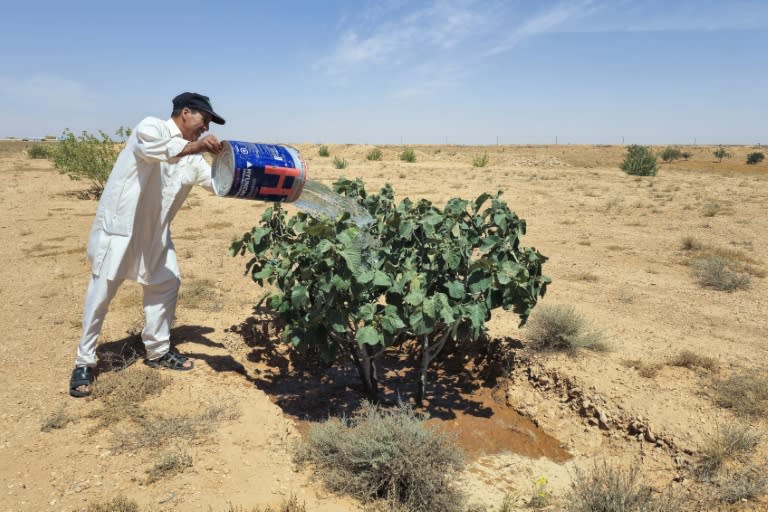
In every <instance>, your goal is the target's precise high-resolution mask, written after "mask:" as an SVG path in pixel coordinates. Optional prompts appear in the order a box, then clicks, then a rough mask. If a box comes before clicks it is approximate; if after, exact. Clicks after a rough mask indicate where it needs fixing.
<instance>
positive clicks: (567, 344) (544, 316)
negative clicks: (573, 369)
mask: <svg viewBox="0 0 768 512" xmlns="http://www.w3.org/2000/svg"><path fill="white" fill-rule="evenodd" d="M527 338H528V341H530V342H531V347H532V348H534V349H535V350H540V351H549V352H571V353H573V352H575V351H577V350H578V349H580V348H585V349H589V350H595V351H598V352H604V351H606V350H608V345H607V344H606V343H605V341H604V339H603V335H602V333H601V332H599V331H596V330H591V329H590V328H589V326H588V325H587V322H586V321H585V320H584V318H583V317H582V316H581V315H580V314H579V313H577V312H576V310H575V309H574V308H573V307H572V306H567V305H554V306H551V305H547V304H544V305H541V306H539V307H538V308H537V309H536V310H535V311H534V313H533V315H531V318H530V320H529V321H528V324H527Z"/></svg>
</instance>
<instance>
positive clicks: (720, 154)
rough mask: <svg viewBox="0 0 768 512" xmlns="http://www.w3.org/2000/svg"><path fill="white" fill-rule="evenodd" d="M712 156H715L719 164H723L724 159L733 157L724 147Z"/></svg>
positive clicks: (719, 148)
mask: <svg viewBox="0 0 768 512" xmlns="http://www.w3.org/2000/svg"><path fill="white" fill-rule="evenodd" d="M712 154H713V155H715V158H717V161H718V162H722V161H723V158H731V156H732V155H731V154H730V153H729V152H728V151H727V150H726V149H725V148H724V147H723V146H719V147H718V148H717V149H716V150H714V151H713V152H712Z"/></svg>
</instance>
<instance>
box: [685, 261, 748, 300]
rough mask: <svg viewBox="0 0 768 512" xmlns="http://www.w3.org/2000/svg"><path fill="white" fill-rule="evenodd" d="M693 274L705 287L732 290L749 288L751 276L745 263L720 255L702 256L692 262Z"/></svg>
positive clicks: (725, 290)
mask: <svg viewBox="0 0 768 512" xmlns="http://www.w3.org/2000/svg"><path fill="white" fill-rule="evenodd" d="M691 269H692V273H693V276H694V277H695V278H696V280H697V281H698V282H699V284H700V285H701V286H703V287H705V288H713V289H715V290H719V291H723V292H732V291H735V290H742V289H745V288H749V284H750V281H751V279H750V277H749V275H748V274H747V273H746V272H745V268H744V266H743V265H741V264H738V263H736V262H734V261H733V260H728V259H724V258H721V257H719V256H702V257H699V258H696V259H694V260H693V261H692V262H691Z"/></svg>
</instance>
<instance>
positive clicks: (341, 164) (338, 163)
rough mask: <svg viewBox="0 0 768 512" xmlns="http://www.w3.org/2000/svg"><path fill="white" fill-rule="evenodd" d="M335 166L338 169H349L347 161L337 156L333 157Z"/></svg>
mask: <svg viewBox="0 0 768 512" xmlns="http://www.w3.org/2000/svg"><path fill="white" fill-rule="evenodd" d="M333 166H334V167H335V168H337V169H346V168H347V161H346V159H344V158H341V157H339V156H338V155H337V156H334V157H333Z"/></svg>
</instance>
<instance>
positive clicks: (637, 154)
mask: <svg viewBox="0 0 768 512" xmlns="http://www.w3.org/2000/svg"><path fill="white" fill-rule="evenodd" d="M620 168H621V170H622V171H624V172H626V173H627V174H631V175H634V176H656V170H657V169H656V156H655V155H654V154H653V152H652V151H651V149H650V148H649V147H647V146H638V145H636V144H633V145H631V146H629V147H628V148H627V154H626V156H625V157H624V161H623V162H622V163H621V165H620Z"/></svg>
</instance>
